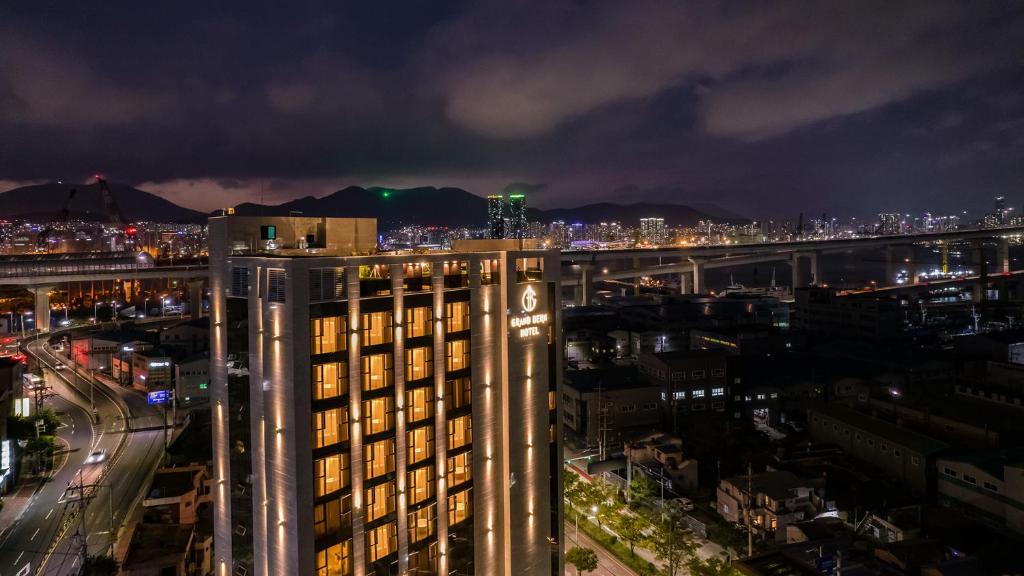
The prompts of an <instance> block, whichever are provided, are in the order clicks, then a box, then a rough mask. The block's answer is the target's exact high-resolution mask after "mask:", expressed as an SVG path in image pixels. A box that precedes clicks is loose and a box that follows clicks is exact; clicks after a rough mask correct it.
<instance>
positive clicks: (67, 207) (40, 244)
mask: <svg viewBox="0 0 1024 576" xmlns="http://www.w3.org/2000/svg"><path fill="white" fill-rule="evenodd" d="M77 192H78V189H77V188H72V189H71V190H70V191H69V192H68V198H67V200H65V201H64V206H63V207H62V208H61V210H60V217H59V218H60V219H59V222H60V223H61V224H67V223H68V222H70V221H71V202H72V201H73V200H74V199H75V194H76V193H77ZM53 225H54V223H53V222H50V223H49V224H47V226H46V228H43V229H42V230H40V231H39V234H38V235H37V236H36V247H37V248H38V249H39V250H43V251H46V252H49V251H50V240H51V238H52V237H53V232H54V229H53Z"/></svg>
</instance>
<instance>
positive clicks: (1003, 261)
mask: <svg viewBox="0 0 1024 576" xmlns="http://www.w3.org/2000/svg"><path fill="white" fill-rule="evenodd" d="M996 266H997V269H998V270H999V271H1000V272H1002V273H1003V274H1006V273H1008V272H1009V271H1010V240H1009V239H1008V238H1006V237H1005V236H1002V237H1000V238H998V239H996Z"/></svg>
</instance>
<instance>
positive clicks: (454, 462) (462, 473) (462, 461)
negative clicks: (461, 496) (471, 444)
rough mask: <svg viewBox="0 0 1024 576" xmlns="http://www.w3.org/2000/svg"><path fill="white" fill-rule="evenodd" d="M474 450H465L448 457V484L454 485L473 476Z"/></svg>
mask: <svg viewBox="0 0 1024 576" xmlns="http://www.w3.org/2000/svg"><path fill="white" fill-rule="evenodd" d="M472 454H473V453H472V452H471V451H470V452H463V453H462V454H459V455H458V456H452V457H451V458H449V459H448V486H449V487H454V486H458V485H459V484H462V483H463V482H466V481H468V480H470V479H471V478H472V477H473V456H472Z"/></svg>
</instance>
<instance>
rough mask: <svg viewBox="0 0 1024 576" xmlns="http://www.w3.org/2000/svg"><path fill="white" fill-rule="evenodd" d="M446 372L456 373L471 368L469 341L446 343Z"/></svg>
mask: <svg viewBox="0 0 1024 576" xmlns="http://www.w3.org/2000/svg"><path fill="white" fill-rule="evenodd" d="M444 350H445V370H447V371H449V372H455V371H456V370H462V369H464V368H469V340H451V341H448V342H445V343H444Z"/></svg>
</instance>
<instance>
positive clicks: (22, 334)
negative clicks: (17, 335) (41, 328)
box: [21, 311, 32, 338]
mask: <svg viewBox="0 0 1024 576" xmlns="http://www.w3.org/2000/svg"><path fill="white" fill-rule="evenodd" d="M25 316H29V320H31V319H32V318H31V316H32V312H31V311H29V312H25V311H22V312H21V337H22V338H24V337H25Z"/></svg>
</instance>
